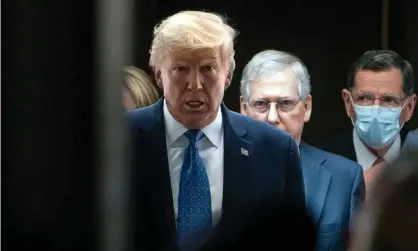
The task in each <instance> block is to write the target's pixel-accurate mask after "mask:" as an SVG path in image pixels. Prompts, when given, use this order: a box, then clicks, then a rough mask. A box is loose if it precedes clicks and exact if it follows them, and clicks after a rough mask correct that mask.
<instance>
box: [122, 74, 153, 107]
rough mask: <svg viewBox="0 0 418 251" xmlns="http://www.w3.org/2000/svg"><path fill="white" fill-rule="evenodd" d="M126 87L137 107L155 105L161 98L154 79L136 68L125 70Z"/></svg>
mask: <svg viewBox="0 0 418 251" xmlns="http://www.w3.org/2000/svg"><path fill="white" fill-rule="evenodd" d="M124 72H125V74H126V76H125V80H126V81H125V83H126V87H127V88H128V89H129V91H130V92H131V93H132V97H133V98H134V100H135V103H136V105H137V107H138V108H139V107H145V106H149V105H152V104H154V103H155V102H157V100H158V99H159V98H160V94H159V91H158V89H157V87H156V86H155V84H154V81H153V80H152V78H151V77H150V76H149V75H148V74H147V73H146V72H145V71H143V70H141V69H138V68H136V67H134V66H127V67H125V68H124Z"/></svg>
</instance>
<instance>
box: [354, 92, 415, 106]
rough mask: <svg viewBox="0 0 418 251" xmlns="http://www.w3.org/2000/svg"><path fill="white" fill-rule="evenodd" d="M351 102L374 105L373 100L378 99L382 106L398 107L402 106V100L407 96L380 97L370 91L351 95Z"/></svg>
mask: <svg viewBox="0 0 418 251" xmlns="http://www.w3.org/2000/svg"><path fill="white" fill-rule="evenodd" d="M351 97H352V100H353V103H354V104H356V105H362V106H372V105H374V100H375V99H378V100H379V105H381V106H384V107H399V106H402V103H403V101H404V100H405V99H406V98H408V96H405V97H403V98H399V97H396V96H394V95H381V96H380V97H375V95H374V94H372V93H361V94H358V95H351Z"/></svg>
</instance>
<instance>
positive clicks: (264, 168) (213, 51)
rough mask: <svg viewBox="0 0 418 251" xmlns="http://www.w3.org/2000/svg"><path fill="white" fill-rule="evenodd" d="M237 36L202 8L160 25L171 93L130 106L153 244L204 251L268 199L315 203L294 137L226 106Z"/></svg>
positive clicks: (156, 49) (143, 233) (145, 221)
mask: <svg viewBox="0 0 418 251" xmlns="http://www.w3.org/2000/svg"><path fill="white" fill-rule="evenodd" d="M235 34H236V32H235V31H234V29H232V28H231V27H230V26H228V25H227V24H226V23H225V21H224V20H223V18H222V17H220V16H219V15H216V14H212V13H208V12H200V11H182V12H179V13H177V14H175V15H172V16H170V17H168V18H166V19H165V20H163V21H162V22H161V23H160V24H159V25H158V26H156V28H155V30H154V39H153V42H152V47H151V51H150V53H151V57H150V65H151V67H152V68H153V69H154V72H155V78H156V81H157V85H158V86H159V87H160V88H162V89H163V93H164V98H162V99H161V100H160V101H158V102H157V103H156V104H154V105H152V106H149V107H146V108H142V109H137V110H133V111H129V112H128V113H127V115H128V119H129V120H130V126H131V127H132V136H131V137H132V142H133V144H134V145H133V154H132V156H133V165H134V171H135V173H134V174H133V178H134V179H135V191H136V192H137V194H138V195H137V197H136V200H135V203H134V205H135V206H134V210H133V212H134V215H135V216H136V220H137V222H136V224H134V225H135V226H136V228H135V229H136V232H135V237H136V239H137V241H138V244H139V245H140V247H139V248H142V249H143V250H172V249H175V248H176V246H178V247H179V248H180V249H181V250H198V249H200V248H201V247H202V246H204V245H205V243H207V242H208V241H207V238H208V236H209V234H210V233H213V231H212V230H213V229H218V230H219V228H220V227H222V226H223V225H229V224H230V223H231V222H233V221H234V222H235V220H236V217H237V216H239V215H240V213H241V212H242V210H245V209H246V208H250V207H254V206H255V204H258V203H262V202H263V200H268V199H273V200H277V201H280V200H284V201H291V202H292V203H294V205H295V206H299V207H304V206H305V198H304V191H303V177H302V174H301V167H300V163H299V156H298V153H297V151H298V150H297V146H296V143H295V141H294V140H293V139H292V138H291V136H290V135H288V134H287V133H284V132H282V131H281V130H277V129H275V128H273V127H270V126H268V125H266V124H264V123H260V122H258V121H255V120H253V119H251V118H248V117H246V116H242V115H240V114H237V113H234V112H231V111H229V110H228V109H227V108H226V107H225V106H224V105H223V104H222V99H223V95H224V91H225V89H226V88H227V87H228V86H229V85H230V83H231V77H232V73H233V70H234V66H235V65H234V48H233V42H234V37H235ZM232 219H234V220H233V221H232ZM243 220H245V219H243ZM138 231H139V232H138Z"/></svg>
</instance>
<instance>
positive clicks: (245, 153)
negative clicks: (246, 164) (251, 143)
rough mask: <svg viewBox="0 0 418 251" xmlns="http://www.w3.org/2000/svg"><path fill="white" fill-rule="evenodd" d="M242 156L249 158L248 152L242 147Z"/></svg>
mask: <svg viewBox="0 0 418 251" xmlns="http://www.w3.org/2000/svg"><path fill="white" fill-rule="evenodd" d="M241 155H244V156H247V157H248V150H247V149H244V148H242V147H241Z"/></svg>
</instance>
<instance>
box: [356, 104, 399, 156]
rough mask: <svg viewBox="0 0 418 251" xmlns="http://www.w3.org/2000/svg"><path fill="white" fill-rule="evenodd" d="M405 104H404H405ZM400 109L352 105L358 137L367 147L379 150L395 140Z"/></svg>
mask: <svg viewBox="0 0 418 251" xmlns="http://www.w3.org/2000/svg"><path fill="white" fill-rule="evenodd" d="M405 104H406V102H405ZM402 109H403V106H402V107H391V108H388V107H383V106H379V105H374V106H362V105H354V110H355V113H356V122H355V123H354V126H355V129H356V132H357V135H358V137H359V138H360V139H361V140H362V141H363V142H364V143H365V144H366V145H367V146H369V147H371V148H373V149H381V148H383V147H385V146H387V145H389V144H390V143H392V142H393V140H394V139H395V138H396V135H397V134H398V133H399V131H400V130H401V128H402V127H401V126H400V125H399V117H400V115H401V111H402Z"/></svg>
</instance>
